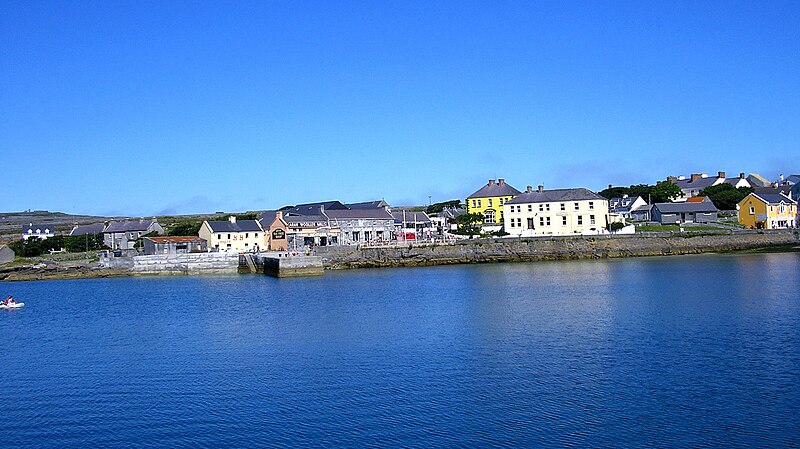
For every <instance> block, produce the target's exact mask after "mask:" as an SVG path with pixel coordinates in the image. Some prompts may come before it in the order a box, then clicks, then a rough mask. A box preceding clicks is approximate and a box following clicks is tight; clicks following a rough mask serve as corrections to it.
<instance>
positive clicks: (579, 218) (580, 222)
mask: <svg viewBox="0 0 800 449" xmlns="http://www.w3.org/2000/svg"><path fill="white" fill-rule="evenodd" d="M578 226H583V215H578Z"/></svg>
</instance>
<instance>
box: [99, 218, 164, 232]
mask: <svg viewBox="0 0 800 449" xmlns="http://www.w3.org/2000/svg"><path fill="white" fill-rule="evenodd" d="M153 223H154V220H130V221H112V222H111V223H109V224H108V226H106V228H105V229H104V230H103V233H106V234H108V233H112V232H132V231H146V230H147V229H148V228H150V226H151V225H152V224H153Z"/></svg>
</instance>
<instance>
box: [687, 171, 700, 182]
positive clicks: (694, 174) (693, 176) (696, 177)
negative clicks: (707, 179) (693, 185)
mask: <svg viewBox="0 0 800 449" xmlns="http://www.w3.org/2000/svg"><path fill="white" fill-rule="evenodd" d="M702 177H703V175H701V174H700V173H692V180H691V181H689V182H695V181H697V180H698V179H700V178H702Z"/></svg>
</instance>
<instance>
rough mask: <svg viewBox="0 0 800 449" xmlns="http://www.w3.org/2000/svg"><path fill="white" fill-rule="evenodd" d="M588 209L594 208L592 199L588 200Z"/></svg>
mask: <svg viewBox="0 0 800 449" xmlns="http://www.w3.org/2000/svg"><path fill="white" fill-rule="evenodd" d="M589 210H594V201H589Z"/></svg>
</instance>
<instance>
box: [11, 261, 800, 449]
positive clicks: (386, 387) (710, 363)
mask: <svg viewBox="0 0 800 449" xmlns="http://www.w3.org/2000/svg"><path fill="white" fill-rule="evenodd" d="M799 291H800V254H797V253H794V254H770V255H736V256H728V255H724V256H690V257H672V258H650V259H629V260H614V261H587V262H553V263H533V264H496V265H475V266H452V267H432V268H413V269H386V270H358V271H345V272H327V273H326V274H325V276H324V277H322V278H314V279H289V280H286V279H283V280H277V279H272V278H268V277H261V276H229V277H170V278H130V279H92V280H79V281H47V282H28V283H0V295H2V296H3V297H4V296H5V295H6V294H7V293H13V294H14V296H15V297H16V298H18V299H19V300H22V301H24V302H25V303H26V307H25V308H24V309H22V310H15V311H0V335H1V336H2V339H3V344H2V346H0V375H1V376H2V382H3V384H2V388H0V416H2V419H3V420H4V422H5V425H3V426H0V444H2V446H3V447H131V446H135V447H263V446H309V445H310V446H348V447H353V446H406V447H407V446H419V447H429V446H450V447H452V446H517V447H519V446H615V447H699V446H715V447H760V446H761V447H764V446H768V447H798V444H800V418H798V415H800V413H798V412H800V293H798V292H799ZM9 424H10V425H9Z"/></svg>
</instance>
